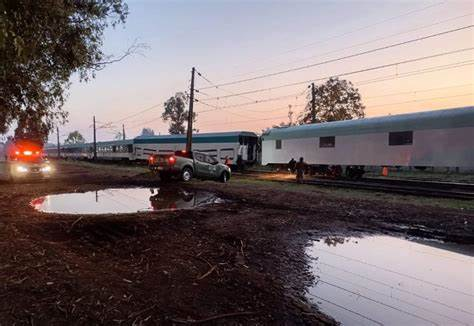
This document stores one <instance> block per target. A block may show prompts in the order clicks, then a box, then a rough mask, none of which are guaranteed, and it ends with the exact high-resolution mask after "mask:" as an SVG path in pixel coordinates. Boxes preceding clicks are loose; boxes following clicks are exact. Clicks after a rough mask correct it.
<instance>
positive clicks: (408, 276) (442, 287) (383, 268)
mask: <svg viewBox="0 0 474 326" xmlns="http://www.w3.org/2000/svg"><path fill="white" fill-rule="evenodd" d="M319 250H320V251H322V252H325V253H327V254H330V255H334V256H337V257H341V258H345V259H348V260H352V261H355V262H358V263H360V264H364V265H367V266H371V267H374V268H377V269H380V270H383V271H385V272H389V273H393V274H396V275H399V276H404V277H407V278H410V279H412V280H415V281H418V282H422V283H425V284H429V285H431V286H435V287H437V288H440V289H444V290H449V291H452V292H456V293H459V294H463V295H465V296H468V297H474V295H472V294H470V293H467V292H464V291H461V290H457V289H452V288H450V287H447V286H445V285H442V284H437V283H434V282H430V281H427V280H424V279H422V278H419V277H415V276H411V275H409V274H405V273H401V272H397V271H394V270H392V269H389V268H386V267H383V266H378V265H375V264H372V263H368V262H366V261H363V260H360V259H356V258H352V257H348V256H344V255H341V254H336V253H334V252H331V251H328V250H325V249H319Z"/></svg>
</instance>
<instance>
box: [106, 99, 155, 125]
mask: <svg viewBox="0 0 474 326" xmlns="http://www.w3.org/2000/svg"><path fill="white" fill-rule="evenodd" d="M160 105H162V103H159V104H154V105H152V106H150V107H148V108H146V109H144V110H141V111H139V112H137V113H134V114H131V115H128V116H126V117H125V118H122V119H119V120H115V121H112V122H111V123H117V122H122V121H125V120H128V119H130V118H133V117H136V116H138V115H140V114H142V113H145V112H147V111H150V110H152V109H154V108H156V107H158V106H160Z"/></svg>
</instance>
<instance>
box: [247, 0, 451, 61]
mask: <svg viewBox="0 0 474 326" xmlns="http://www.w3.org/2000/svg"><path fill="white" fill-rule="evenodd" d="M443 3H444V2H438V3H435V4H432V5H428V6H425V7H422V8H419V9H415V10H410V11H408V12H405V13H403V14H400V15H396V16H392V17H389V18H386V19H383V20H381V21H378V22H376V23H372V24H369V25H365V26H361V27H358V28H356V29H353V30H351V31H348V32H344V33H341V34H337V35H333V36H330V37H327V38H325V39H323V40H319V41H316V42H312V43H309V44H306V45H302V46H299V47H296V48H293V49H289V50H286V51H284V52H281V53H280V54H277V55H274V56H270V57H268V56H267V57H265V58H264V60H268V59H269V58H272V57H277V56H280V55H282V54H286V53H290V52H294V51H297V50H300V49H304V48H307V47H310V46H313V45H316V44H322V43H325V42H327V41H330V40H332V39H337V38H340V37H344V36H347V35H350V34H353V33H355V32H359V31H362V30H364V29H367V28H370V27H374V26H377V25H380V24H384V23H386V22H389V21H392V20H396V19H399V18H401V17H405V16H408V15H411V14H414V13H417V12H421V11H425V10H428V9H431V8H433V7H436V6H439V5H442V4H443ZM261 60H263V59H258V60H253V61H255V62H258V61H261Z"/></svg>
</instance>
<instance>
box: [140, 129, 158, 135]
mask: <svg viewBox="0 0 474 326" xmlns="http://www.w3.org/2000/svg"><path fill="white" fill-rule="evenodd" d="M141 135H142V136H154V135H155V131H154V130H153V129H151V128H143V129H142V133H141Z"/></svg>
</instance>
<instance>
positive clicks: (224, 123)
mask: <svg viewBox="0 0 474 326" xmlns="http://www.w3.org/2000/svg"><path fill="white" fill-rule="evenodd" d="M284 118H288V116H287V115H284V116H278V117H272V118H263V119H250V120H242V121H230V122H223V123H217V122H212V123H211V124H210V125H212V124H214V125H215V124H219V125H227V124H236V123H246V122H253V121H268V120H276V119H284ZM201 125H204V126H206V125H209V124H208V123H204V124H201Z"/></svg>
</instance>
